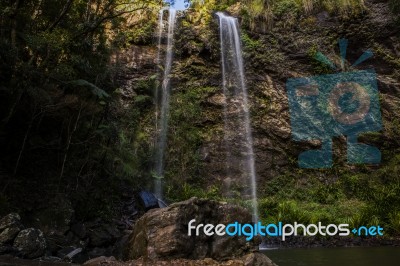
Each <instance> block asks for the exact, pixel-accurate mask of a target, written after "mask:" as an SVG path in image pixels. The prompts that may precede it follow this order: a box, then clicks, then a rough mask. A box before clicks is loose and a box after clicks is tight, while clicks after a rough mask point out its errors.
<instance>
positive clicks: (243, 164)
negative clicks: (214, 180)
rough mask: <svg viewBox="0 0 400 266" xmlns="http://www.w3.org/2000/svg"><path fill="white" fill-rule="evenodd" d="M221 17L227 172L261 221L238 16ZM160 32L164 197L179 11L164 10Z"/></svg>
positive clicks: (158, 156)
mask: <svg viewBox="0 0 400 266" xmlns="http://www.w3.org/2000/svg"><path fill="white" fill-rule="evenodd" d="M166 10H168V22H167V27H168V28H167V35H166V36H167V38H166V42H167V45H166V51H165V56H163V60H161V58H162V56H161V54H162V52H163V49H162V46H163V44H162V42H163V36H164V34H165V33H164V31H165V27H164V24H165V22H164V13H165V11H166ZM216 15H217V16H218V19H219V27H220V34H219V35H220V42H221V70H222V89H223V94H224V99H225V101H224V142H225V147H226V174H227V176H228V177H229V176H230V175H231V174H232V173H233V172H235V175H238V176H240V179H241V182H242V183H241V185H242V186H243V187H244V189H243V191H242V192H241V193H242V195H241V196H242V197H248V196H251V200H252V208H253V220H254V222H256V221H258V210H257V184H256V171H255V161H254V152H253V138H252V130H251V126H250V114H249V104H248V95H247V88H246V82H245V74H244V68H243V58H242V49H241V42H240V33H239V27H238V22H237V19H236V18H233V17H230V16H227V15H225V14H223V13H221V12H218V13H216ZM158 26H159V32H158V58H157V64H158V66H159V69H160V70H159V74H162V76H160V80H161V84H160V86H159V87H158V88H157V90H156V93H155V102H156V135H157V142H156V147H155V148H156V151H155V168H154V172H155V175H156V177H155V184H154V193H155V195H156V197H158V198H159V199H163V177H164V154H165V150H166V145H167V133H168V116H169V105H170V93H171V84H170V79H171V77H170V75H171V68H172V62H173V49H174V31H175V28H176V10H174V9H172V8H170V9H163V10H161V11H160V17H159V25H158Z"/></svg>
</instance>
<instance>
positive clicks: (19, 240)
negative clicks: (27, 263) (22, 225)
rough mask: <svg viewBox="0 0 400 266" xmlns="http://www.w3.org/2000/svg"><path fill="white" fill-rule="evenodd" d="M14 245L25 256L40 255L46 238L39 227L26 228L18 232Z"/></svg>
mask: <svg viewBox="0 0 400 266" xmlns="http://www.w3.org/2000/svg"><path fill="white" fill-rule="evenodd" d="M14 247H15V248H16V249H17V250H18V252H19V254H20V255H21V256H23V257H25V258H28V259H33V258H37V257H40V256H42V255H43V254H44V252H45V250H46V239H45V238H44V235H43V232H42V231H40V230H39V229H35V228H28V229H24V230H22V231H20V232H19V234H18V235H17V237H16V238H15V240H14Z"/></svg>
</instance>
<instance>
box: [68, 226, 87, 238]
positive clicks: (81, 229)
mask: <svg viewBox="0 0 400 266" xmlns="http://www.w3.org/2000/svg"><path fill="white" fill-rule="evenodd" d="M71 231H72V232H73V233H74V234H75V235H76V236H77V237H79V238H80V239H83V238H85V237H86V235H87V230H86V226H85V225H84V224H83V223H75V224H73V225H72V226H71Z"/></svg>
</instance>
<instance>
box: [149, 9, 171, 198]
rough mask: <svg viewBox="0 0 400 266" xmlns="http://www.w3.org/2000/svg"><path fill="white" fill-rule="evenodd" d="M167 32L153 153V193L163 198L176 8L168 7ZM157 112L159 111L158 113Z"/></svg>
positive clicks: (157, 98) (158, 93) (156, 94)
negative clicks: (154, 150)
mask: <svg viewBox="0 0 400 266" xmlns="http://www.w3.org/2000/svg"><path fill="white" fill-rule="evenodd" d="M168 12H169V15H168V34H167V50H166V54H165V60H164V66H163V73H162V82H161V86H160V88H161V91H160V92H159V91H158V90H159V89H160V88H157V90H156V93H155V98H156V105H157V106H156V118H157V125H156V132H157V143H156V155H155V175H156V177H155V184H154V193H155V195H156V196H157V197H158V198H159V199H162V198H163V184H162V178H163V176H164V153H165V148H166V143H167V131H168V114H169V100H170V91H171V85H170V73H171V67H172V60H173V46H174V31H175V24H176V23H175V22H176V10H175V9H172V8H170V9H168ZM163 14H164V10H161V11H160V18H159V37H158V38H159V39H158V44H159V48H158V49H159V51H158V56H157V63H158V64H161V40H162V31H163V28H164V27H163V26H164V25H163V23H164V21H163ZM158 112H159V113H158Z"/></svg>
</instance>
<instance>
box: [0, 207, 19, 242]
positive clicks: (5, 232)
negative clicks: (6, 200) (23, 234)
mask: <svg viewBox="0 0 400 266" xmlns="http://www.w3.org/2000/svg"><path fill="white" fill-rule="evenodd" d="M22 229H23V225H22V224H21V218H20V216H19V215H18V214H17V213H10V214H8V215H6V216H4V217H3V218H2V219H1V220H0V245H4V244H7V243H12V241H13V240H14V238H15V237H16V236H17V234H18V233H19V232H20V231H21V230H22Z"/></svg>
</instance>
